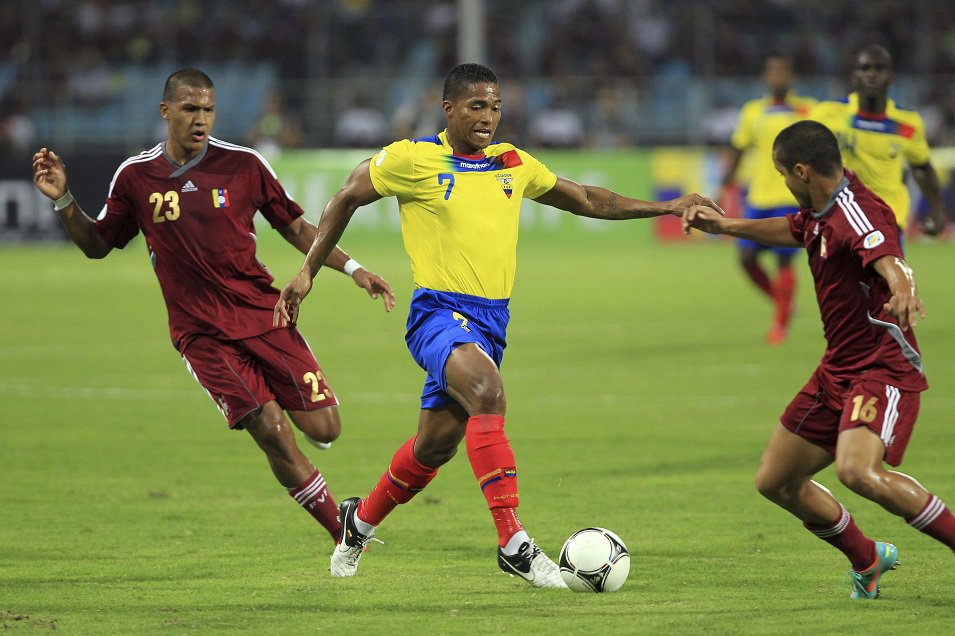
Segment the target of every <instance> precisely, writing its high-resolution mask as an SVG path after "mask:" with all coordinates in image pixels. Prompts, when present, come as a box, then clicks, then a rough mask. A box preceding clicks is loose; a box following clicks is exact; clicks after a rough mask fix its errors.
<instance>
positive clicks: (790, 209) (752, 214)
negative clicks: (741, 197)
mask: <svg viewBox="0 0 955 636" xmlns="http://www.w3.org/2000/svg"><path fill="white" fill-rule="evenodd" d="M796 212H798V208H796V207H795V206H783V207H780V208H754V207H752V206H750V205H747V206H746V210H745V212H744V216H745V218H747V219H772V218H775V217H777V216H786V215H787V214H795V213H796ZM736 241H737V243H736V244H737V245H739V248H740V249H741V250H747V249H748V250H756V251H760V250H772V251H773V253H774V254H779V255H780V256H785V255H792V254H795V253H796V252H798V251H799V250H801V249H802V248H800V247H775V246H773V245H763V244H762V243H757V242H756V241H751V240H749V239H736Z"/></svg>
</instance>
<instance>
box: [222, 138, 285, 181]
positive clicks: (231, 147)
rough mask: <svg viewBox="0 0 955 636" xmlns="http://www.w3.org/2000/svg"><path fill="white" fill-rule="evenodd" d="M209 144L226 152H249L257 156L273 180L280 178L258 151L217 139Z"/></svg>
mask: <svg viewBox="0 0 955 636" xmlns="http://www.w3.org/2000/svg"><path fill="white" fill-rule="evenodd" d="M209 143H210V144H211V145H213V146H218V147H219V148H224V149H226V150H237V151H239V152H247V153H249V154H251V155H255V157H256V158H257V159H258V160H259V161H261V162H262V165H264V166H265V169H266V170H268V171H269V174H271V175H272V178H273V179H278V178H279V177H278V175H277V174H275V170H272V166H271V164H269V162H268V160H267V159H266V158H265V157H263V156H262V155H261V154H259V152H258V151H257V150H253V149H252V148H249V147H247V146H240V145H238V144H232V143H229V142H228V141H222V140H221V139H216V138H215V137H209Z"/></svg>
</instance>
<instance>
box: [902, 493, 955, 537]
mask: <svg viewBox="0 0 955 636" xmlns="http://www.w3.org/2000/svg"><path fill="white" fill-rule="evenodd" d="M906 521H907V522H908V524H909V525H910V526H912V527H913V528H915V529H916V530H918V531H919V532H924V533H925V534H927V535H928V536H930V537H932V538H933V539H935V540H936V541H941V542H942V543H944V544H945V545H947V546H948V547H949V548H951V549H952V550H955V516H952V511H951V510H949V509H948V506H946V505H945V502H943V501H942V500H941V499H939V498H938V497H936V496H935V495H932V496H931V497H929V500H928V503H927V504H925V507H924V508H922V512H920V513H918V514H917V515H915V516H914V517H912V518H911V519H906Z"/></svg>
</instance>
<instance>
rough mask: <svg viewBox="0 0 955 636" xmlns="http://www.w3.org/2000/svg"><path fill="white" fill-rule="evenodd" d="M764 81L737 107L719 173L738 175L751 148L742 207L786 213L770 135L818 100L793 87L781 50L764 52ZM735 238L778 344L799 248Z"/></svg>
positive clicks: (755, 215) (763, 214) (764, 213)
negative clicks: (765, 263)
mask: <svg viewBox="0 0 955 636" xmlns="http://www.w3.org/2000/svg"><path fill="white" fill-rule="evenodd" d="M763 82H764V83H765V84H766V89H767V93H766V95H764V96H763V97H760V98H758V99H753V100H750V101H748V102H746V103H745V104H744V105H743V108H742V109H741V110H740V114H739V120H738V121H737V123H736V128H735V130H734V131H733V137H732V139H731V140H730V144H731V151H730V153H731V154H730V156H729V165H728V166H727V169H726V175H725V176H724V177H723V189H724V190H725V189H726V188H727V187H729V186H730V185H731V184H732V183H733V182H734V181H735V179H736V178H737V172H738V168H739V166H740V162H741V160H742V159H743V157H744V154H746V153H749V154H747V155H746V156H747V161H748V166H749V167H750V178H749V183H748V186H747V189H746V210H745V217H746V218H748V219H765V218H769V217H774V216H785V215H786V214H790V213H792V212H795V211H796V200H795V199H794V198H793V195H792V193H791V192H790V191H789V190H788V189H787V188H786V186H785V184H784V183H783V182H782V181H781V180H780V179H779V174H778V173H777V172H776V169H775V168H774V167H773V141H774V140H775V139H776V135H778V134H779V133H780V132H781V131H782V130H783V129H784V128H786V126H789V125H790V124H792V123H794V122H796V121H799V120H800V119H805V118H806V116H807V115H808V114H809V111H810V110H811V109H812V107H813V106H815V104H816V100H815V99H813V98H811V97H802V96H800V95H797V94H796V93H794V92H793V91H792V82H793V70H792V63H791V62H790V60H789V58H788V57H786V56H784V55H779V54H773V55H770V56H769V57H767V58H766V62H765V65H764V66H763ZM720 200H722V196H721V197H720ZM737 243H738V245H739V259H740V264H741V265H742V266H743V270H744V271H745V272H746V274H747V276H749V278H750V280H751V281H753V284H754V285H756V287H758V288H759V289H761V290H762V291H763V293H765V294H766V295H767V296H769V298H770V300H772V301H773V304H774V305H775V311H774V315H773V324H772V327H771V328H770V330H769V333H768V334H767V335H766V338H767V339H768V340H769V342H770V343H772V344H780V343H782V342H783V341H784V340H785V339H786V334H787V330H788V328H789V319H790V317H791V315H792V302H793V294H794V292H795V288H796V276H795V273H794V272H793V268H792V259H793V256H794V255H795V254H796V252H797V251H798V250H795V249H791V248H788V247H778V246H769V245H761V244H759V243H756V242H754V241H751V240H749V239H738V241H737ZM766 250H771V251H772V252H773V253H774V254H775V255H776V263H777V268H778V271H777V273H776V279H775V280H771V279H770V277H769V275H768V274H767V273H766V270H765V269H763V267H762V265H760V262H759V254H760V252H763V251H766Z"/></svg>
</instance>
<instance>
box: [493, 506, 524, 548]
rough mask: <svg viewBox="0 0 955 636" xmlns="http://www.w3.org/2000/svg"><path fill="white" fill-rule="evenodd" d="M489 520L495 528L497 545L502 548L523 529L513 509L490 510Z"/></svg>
mask: <svg viewBox="0 0 955 636" xmlns="http://www.w3.org/2000/svg"><path fill="white" fill-rule="evenodd" d="M491 518H492V519H493V520H494V527H495V528H497V544H498V545H499V546H501V547H502V548H503V547H504V546H505V545H507V542H508V540H509V539H510V538H511V537H513V536H514V535H515V534H516V533H517V532H519V531H521V530H523V529H524V526H523V525H521V520H520V519H518V518H517V510H516V509H515V508H510V507H508V508H491Z"/></svg>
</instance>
